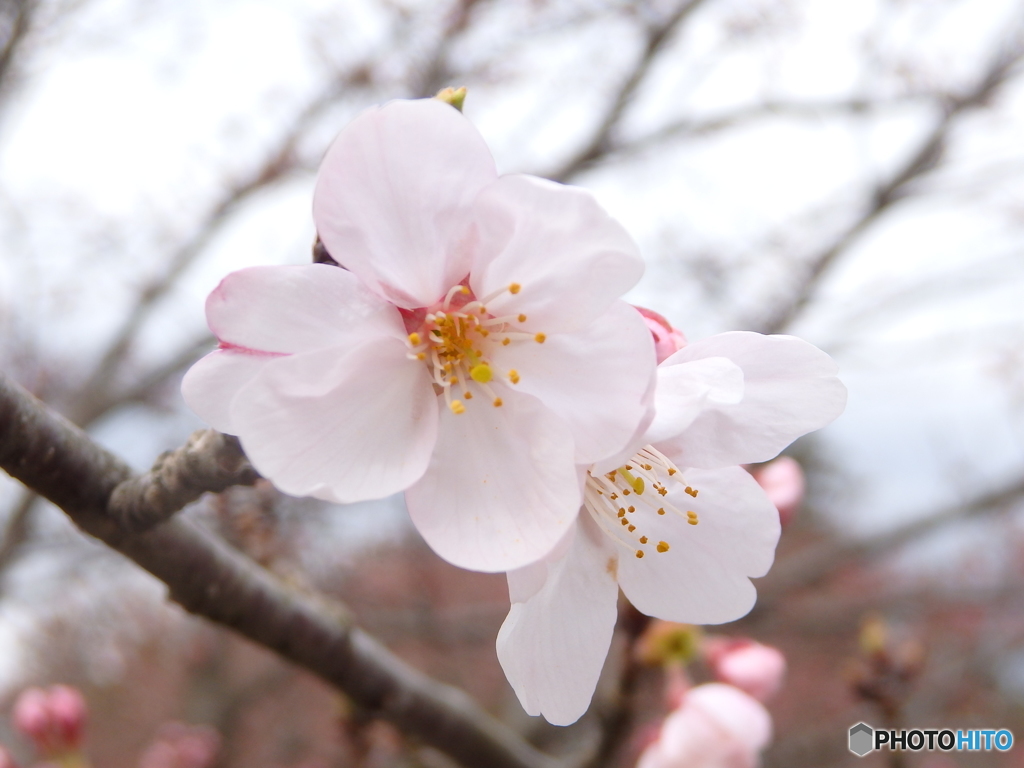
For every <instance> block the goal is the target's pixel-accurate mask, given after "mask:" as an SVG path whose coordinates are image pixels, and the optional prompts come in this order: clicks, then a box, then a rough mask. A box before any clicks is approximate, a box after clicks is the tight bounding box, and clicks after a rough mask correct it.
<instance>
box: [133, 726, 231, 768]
mask: <svg viewBox="0 0 1024 768" xmlns="http://www.w3.org/2000/svg"><path fill="white" fill-rule="evenodd" d="M219 749H220V735H219V734H218V733H217V732H216V731H215V730H213V729H212V728H210V727H209V726H205V725H186V724H185V723H178V722H170V723H165V724H164V725H162V726H160V730H159V731H157V735H156V737H155V738H154V739H153V742H152V743H151V744H150V745H149V747H147V748H146V751H145V752H144V753H143V754H142V757H141V758H139V768H207V766H209V765H212V764H213V761H214V760H215V759H216V757H217V752H218V750H219Z"/></svg>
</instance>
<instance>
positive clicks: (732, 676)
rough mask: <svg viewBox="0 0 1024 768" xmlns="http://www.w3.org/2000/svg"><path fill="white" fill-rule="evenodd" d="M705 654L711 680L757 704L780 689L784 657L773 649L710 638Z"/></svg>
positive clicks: (728, 639) (755, 644)
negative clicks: (754, 700) (738, 690)
mask: <svg viewBox="0 0 1024 768" xmlns="http://www.w3.org/2000/svg"><path fill="white" fill-rule="evenodd" d="M705 654H706V655H707V659H708V662H709V663H710V664H711V669H712V670H713V672H714V674H715V677H716V678H718V680H720V681H722V682H723V683H728V684H729V685H733V686H736V687H737V688H739V689H740V690H741V691H744V692H746V693H748V694H750V695H751V696H753V697H754V698H755V699H757V700H758V701H768V699H770V698H771V697H772V696H774V695H775V694H776V693H777V692H778V690H779V688H780V687H781V686H782V678H783V676H784V675H785V674H786V657H785V656H783V655H782V652H781V651H779V650H777V649H776V648H772V647H771V646H768V645H761V643H755V642H754V641H753V640H747V639H742V638H741V639H732V638H714V639H712V640H709V641H708V643H707V644H706V646H705Z"/></svg>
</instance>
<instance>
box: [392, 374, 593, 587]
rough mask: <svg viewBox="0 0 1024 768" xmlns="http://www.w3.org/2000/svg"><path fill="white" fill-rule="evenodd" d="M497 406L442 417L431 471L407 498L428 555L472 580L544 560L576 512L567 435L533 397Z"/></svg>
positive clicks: (473, 406) (514, 396)
mask: <svg viewBox="0 0 1024 768" xmlns="http://www.w3.org/2000/svg"><path fill="white" fill-rule="evenodd" d="M499 386H500V385H499ZM502 398H503V400H504V405H503V406H501V407H500V408H495V407H494V406H492V405H491V404H490V403H488V402H486V401H482V400H480V399H479V398H477V399H474V400H472V401H470V402H469V403H467V407H466V412H465V413H461V414H454V413H452V412H451V411H450V410H449V409H448V408H443V409H442V410H441V420H440V430H439V434H438V439H437V448H436V450H435V451H434V455H433V457H432V458H431V461H430V467H429V468H428V469H427V472H426V474H425V475H424V476H423V479H422V480H420V481H419V482H418V483H416V485H414V486H413V487H412V488H410V489H409V490H408V491H407V492H406V494H405V498H406V503H407V504H408V506H409V514H410V515H411V517H412V521H413V523H414V524H415V525H416V528H417V529H418V530H419V532H420V534H422V536H423V538H424V539H426V541H427V543H428V544H429V545H430V547H431V548H432V549H433V550H434V551H435V552H436V553H437V554H439V555H440V556H441V557H443V558H444V559H445V560H447V561H448V562H450V563H453V564H454V565H458V566H460V567H462V568H469V569H470V570H475V571H488V572H495V571H509V570H512V569H514V568H521V567H522V566H524V565H526V564H527V563H531V562H533V561H534V560H537V559H538V558H540V557H543V556H544V555H546V554H547V553H548V552H550V551H551V550H552V548H553V547H554V546H555V545H556V544H557V543H558V540H559V539H560V538H561V537H562V535H563V534H564V533H565V532H566V530H568V528H569V526H571V525H572V523H573V520H574V519H575V518H576V513H577V511H578V510H579V506H580V486H579V478H578V476H577V471H576V467H575V464H574V463H573V439H572V434H571V432H570V431H569V428H568V426H566V425H565V424H564V423H563V422H562V421H561V419H559V418H558V417H557V416H556V415H555V414H554V413H552V412H551V411H550V410H548V409H547V408H545V407H544V406H543V405H542V404H541V403H540V401H538V400H537V399H536V398H533V397H530V396H529V395H526V394H522V393H518V392H508V394H507V395H506V394H505V392H504V391H503V392H502Z"/></svg>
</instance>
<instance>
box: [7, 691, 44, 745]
mask: <svg viewBox="0 0 1024 768" xmlns="http://www.w3.org/2000/svg"><path fill="white" fill-rule="evenodd" d="M11 719H12V721H13V723H14V727H15V729H16V730H18V731H21V733H23V734H24V735H25V736H28V737H29V738H30V739H31V740H32V743H33V744H35V745H36V748H37V749H39V750H40V751H42V752H49V751H50V749H51V742H52V741H53V733H52V730H53V729H52V724H51V721H50V708H49V696H47V694H46V691H44V690H43V689H42V688H34V687H33V688H26V689H25V690H24V691H22V692H21V694H20V695H19V696H18V698H17V699H16V700H15V702H14V711H13V714H12V716H11Z"/></svg>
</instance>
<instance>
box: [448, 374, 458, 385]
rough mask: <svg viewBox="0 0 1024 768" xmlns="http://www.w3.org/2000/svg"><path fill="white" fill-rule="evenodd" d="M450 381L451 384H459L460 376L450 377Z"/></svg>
mask: <svg viewBox="0 0 1024 768" xmlns="http://www.w3.org/2000/svg"><path fill="white" fill-rule="evenodd" d="M448 383H449V384H458V383H459V377H458V376H452V377H451V378H450V379H448Z"/></svg>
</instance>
